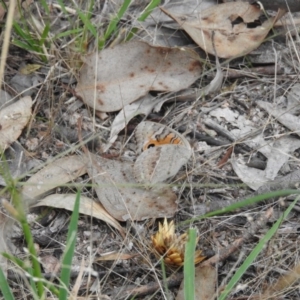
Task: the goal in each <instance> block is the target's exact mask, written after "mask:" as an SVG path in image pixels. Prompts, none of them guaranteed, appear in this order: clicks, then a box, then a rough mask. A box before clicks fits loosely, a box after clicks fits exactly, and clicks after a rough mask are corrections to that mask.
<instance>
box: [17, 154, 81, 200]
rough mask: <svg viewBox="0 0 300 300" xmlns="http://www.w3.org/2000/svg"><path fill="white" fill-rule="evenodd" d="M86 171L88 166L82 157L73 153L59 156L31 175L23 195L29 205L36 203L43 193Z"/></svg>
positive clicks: (25, 184)
mask: <svg viewBox="0 0 300 300" xmlns="http://www.w3.org/2000/svg"><path fill="white" fill-rule="evenodd" d="M85 173H86V166H85V164H84V162H83V161H82V159H81V157H79V156H76V155H72V156H67V157H62V158H59V159H57V160H54V161H53V162H51V163H49V164H48V165H47V166H45V167H44V168H43V169H41V170H40V171H38V172H37V173H35V174H34V175H33V176H31V177H30V178H29V180H27V181H26V182H25V183H24V187H23V189H22V195H23V197H24V199H25V201H27V204H28V205H34V204H35V203H36V202H37V199H38V198H40V197H41V196H42V195H44V194H46V193H47V192H49V191H50V190H52V189H54V188H55V187H58V186H62V185H64V184H66V183H68V182H70V181H72V180H75V179H76V178H77V177H79V176H81V175H83V174H85Z"/></svg>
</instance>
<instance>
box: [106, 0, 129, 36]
mask: <svg viewBox="0 0 300 300" xmlns="http://www.w3.org/2000/svg"><path fill="white" fill-rule="evenodd" d="M130 3H131V0H124V2H123V5H122V6H121V8H120V9H119V11H118V13H117V15H116V16H115V17H114V18H113V19H112V20H111V21H110V22H109V25H108V27H107V30H106V32H105V34H104V39H105V40H106V39H108V38H109V37H110V35H111V34H112V32H114V31H115V30H116V27H117V24H118V22H119V21H120V20H121V18H122V17H123V15H124V14H125V12H126V11H127V9H128V7H129V5H130Z"/></svg>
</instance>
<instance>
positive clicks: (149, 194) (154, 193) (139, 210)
mask: <svg viewBox="0 0 300 300" xmlns="http://www.w3.org/2000/svg"><path fill="white" fill-rule="evenodd" d="M86 165H87V169H88V174H89V176H90V178H92V179H93V181H94V183H95V191H96V193H97V196H98V199H99V201H100V202H101V203H102V205H103V206H104V207H105V209H106V210H107V211H108V212H109V213H110V215H111V216H113V217H114V218H116V219H118V220H120V221H126V220H128V219H129V220H137V221H138V220H143V219H147V218H161V217H172V216H173V215H174V214H175V212H176V209H177V204H176V200H177V197H176V195H175V194H174V193H173V192H172V190H171V189H170V188H168V187H166V186H164V185H161V184H157V185H156V186H155V187H153V188H151V189H145V188H143V187H142V186H141V185H138V184H137V182H136V180H135V178H134V176H133V168H132V164H131V163H129V162H121V161H114V160H109V159H105V158H103V157H99V156H95V155H93V154H92V153H90V154H89V156H86Z"/></svg>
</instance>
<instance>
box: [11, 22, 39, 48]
mask: <svg viewBox="0 0 300 300" xmlns="http://www.w3.org/2000/svg"><path fill="white" fill-rule="evenodd" d="M13 27H14V30H15V32H16V34H17V35H18V36H19V37H21V38H23V39H24V40H25V41H26V43H27V44H28V45H30V46H31V47H34V46H35V45H34V43H33V41H32V38H31V35H30V33H27V32H25V31H24V30H23V29H22V28H21V26H20V25H19V24H18V23H16V22H14V24H13Z"/></svg>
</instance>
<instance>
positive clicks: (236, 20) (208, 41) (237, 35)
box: [161, 1, 284, 58]
mask: <svg viewBox="0 0 300 300" xmlns="http://www.w3.org/2000/svg"><path fill="white" fill-rule="evenodd" d="M161 9H162V11H163V12H164V13H166V14H167V15H168V16H170V17H171V18H172V19H174V20H175V21H177V22H178V23H179V25H181V27H182V28H183V29H184V30H185V31H186V32H187V33H188V34H189V35H190V37H191V38H192V39H193V40H194V41H195V42H196V43H197V44H198V45H199V46H200V47H201V48H203V49H204V50H205V51H206V52H207V53H210V54H214V55H215V54H216V55H217V56H218V57H222V58H231V57H238V56H243V55H245V54H247V53H249V52H251V51H252V50H254V49H255V48H257V47H258V46H259V45H260V44H261V43H262V42H263V40H264V39H265V37H266V35H267V34H268V32H269V30H270V29H271V28H272V26H273V24H274V23H275V22H276V21H277V20H279V19H280V18H281V17H282V16H283V14H284V12H283V11H280V12H278V14H277V16H276V17H270V18H269V19H267V20H266V21H265V22H263V23H262V24H259V23H258V24H256V22H257V21H258V20H259V17H260V16H261V15H262V14H263V12H262V11H261V10H260V8H259V6H257V5H251V4H249V3H248V2H241V1H238V2H227V3H223V4H219V5H215V6H212V7H210V8H208V9H206V10H204V11H202V12H200V13H199V15H198V16H197V17H196V18H195V17H191V18H189V17H185V16H175V15H172V14H170V13H169V12H168V11H166V10H165V9H163V8H161Z"/></svg>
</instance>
